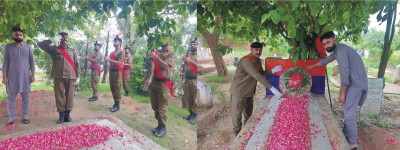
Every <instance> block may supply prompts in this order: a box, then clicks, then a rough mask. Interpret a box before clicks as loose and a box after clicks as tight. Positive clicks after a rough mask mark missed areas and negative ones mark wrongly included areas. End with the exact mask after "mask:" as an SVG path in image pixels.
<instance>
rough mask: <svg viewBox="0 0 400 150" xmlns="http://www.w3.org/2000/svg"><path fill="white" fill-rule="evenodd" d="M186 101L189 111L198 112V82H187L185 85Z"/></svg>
mask: <svg viewBox="0 0 400 150" xmlns="http://www.w3.org/2000/svg"><path fill="white" fill-rule="evenodd" d="M183 92H184V97H185V98H184V99H185V101H186V107H187V108H188V110H189V111H191V112H194V113H196V112H197V104H196V97H197V80H185V83H184V84H183Z"/></svg>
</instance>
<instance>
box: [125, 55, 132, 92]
mask: <svg viewBox="0 0 400 150" xmlns="http://www.w3.org/2000/svg"><path fill="white" fill-rule="evenodd" d="M124 71H125V73H126V78H125V79H123V87H124V91H125V94H124V96H128V95H129V81H130V80H131V76H132V55H131V48H130V47H125V61H124Z"/></svg>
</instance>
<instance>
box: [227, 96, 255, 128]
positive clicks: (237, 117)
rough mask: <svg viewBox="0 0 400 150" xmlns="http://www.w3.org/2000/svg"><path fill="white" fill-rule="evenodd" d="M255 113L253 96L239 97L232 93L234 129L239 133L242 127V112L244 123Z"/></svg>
mask: <svg viewBox="0 0 400 150" xmlns="http://www.w3.org/2000/svg"><path fill="white" fill-rule="evenodd" d="M252 113H253V97H239V96H237V95H231V117H232V124H233V130H234V131H235V133H239V131H240V130H241V129H242V114H243V116H244V123H243V124H245V123H246V122H247V120H248V119H249V118H250V116H251V114H252Z"/></svg>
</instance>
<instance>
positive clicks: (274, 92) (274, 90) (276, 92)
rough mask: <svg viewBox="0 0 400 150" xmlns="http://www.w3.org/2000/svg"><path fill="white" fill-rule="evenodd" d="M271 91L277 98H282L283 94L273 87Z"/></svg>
mask: <svg viewBox="0 0 400 150" xmlns="http://www.w3.org/2000/svg"><path fill="white" fill-rule="evenodd" d="M269 90H271V92H272V93H273V94H274V95H275V96H277V97H281V96H282V94H281V92H279V91H278V90H277V89H276V88H275V87H271V88H270V89H269Z"/></svg>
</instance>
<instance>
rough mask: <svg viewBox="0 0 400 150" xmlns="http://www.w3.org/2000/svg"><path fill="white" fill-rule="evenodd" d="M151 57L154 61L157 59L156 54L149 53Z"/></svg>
mask: <svg viewBox="0 0 400 150" xmlns="http://www.w3.org/2000/svg"><path fill="white" fill-rule="evenodd" d="M149 57H150V58H152V59H156V58H157V55H156V54H154V53H153V52H150V53H149Z"/></svg>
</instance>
